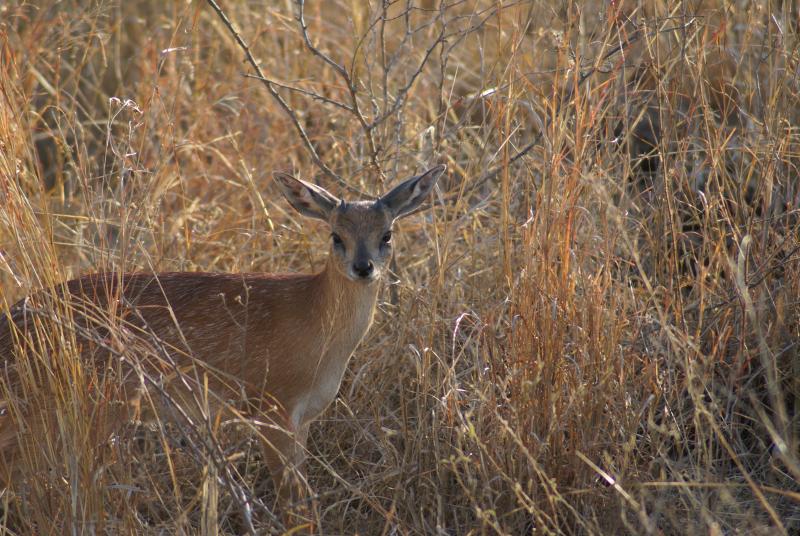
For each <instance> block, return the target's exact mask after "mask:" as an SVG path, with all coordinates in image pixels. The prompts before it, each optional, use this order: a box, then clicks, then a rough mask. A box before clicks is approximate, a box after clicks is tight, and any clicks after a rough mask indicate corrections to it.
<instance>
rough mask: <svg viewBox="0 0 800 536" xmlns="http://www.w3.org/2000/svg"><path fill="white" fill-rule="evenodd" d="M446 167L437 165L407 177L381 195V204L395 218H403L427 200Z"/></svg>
mask: <svg viewBox="0 0 800 536" xmlns="http://www.w3.org/2000/svg"><path fill="white" fill-rule="evenodd" d="M446 169H447V166H445V165H441V166H436V167H434V168H431V169H429V170H428V171H426V172H425V173H423V174H422V175H417V176H416V177H411V178H410V179H406V180H405V181H403V182H401V183H400V184H398V185H397V186H395V187H394V188H393V189H392V190H391V191H390V192H389V193H387V194H386V195H384V196H383V197H381V198H380V202H381V204H383V205H384V206H386V207H387V208H388V209H389V210H390V211H391V212H392V214H393V217H394V218H402V217H403V216H405V215H407V214H409V213H411V212H413V211H414V209H416V208H417V207H418V206H419V205H420V204H421V203H422V202H423V201H425V199H426V198H427V197H428V194H429V193H430V192H431V190H433V187H434V185H435V184H436V181H437V180H439V177H441V176H442V173H444V172H445V170H446Z"/></svg>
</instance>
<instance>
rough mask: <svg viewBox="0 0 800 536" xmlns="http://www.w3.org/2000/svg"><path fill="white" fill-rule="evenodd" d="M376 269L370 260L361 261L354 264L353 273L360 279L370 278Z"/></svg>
mask: <svg viewBox="0 0 800 536" xmlns="http://www.w3.org/2000/svg"><path fill="white" fill-rule="evenodd" d="M374 268H375V267H374V266H373V265H372V261H370V260H361V261H356V262H354V263H353V271H354V272H355V273H356V275H357V276H358V277H369V276H370V275H372V270H373V269H374Z"/></svg>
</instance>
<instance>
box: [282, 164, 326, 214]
mask: <svg viewBox="0 0 800 536" xmlns="http://www.w3.org/2000/svg"><path fill="white" fill-rule="evenodd" d="M272 176H273V177H274V178H275V182H277V183H278V186H280V188H281V192H283V196H284V197H285V198H286V200H287V201H289V204H290V205H292V206H293V207H294V209H295V210H296V211H297V212H299V213H300V214H302V215H303V216H308V217H309V218H317V219H318V220H323V221H328V220H330V215H331V211H332V210H333V209H334V208H336V207H337V206H338V205H339V203H340V202H341V201H340V200H339V198H338V197H336V196H335V195H333V194H332V193H330V192H329V191H328V190H326V189H325V188H322V187H320V186H316V185H314V184H309V183H307V182H306V181H301V180H300V179H296V178H294V177H292V176H291V175H289V174H288V173H283V172H281V171H276V172H275V173H273V174H272Z"/></svg>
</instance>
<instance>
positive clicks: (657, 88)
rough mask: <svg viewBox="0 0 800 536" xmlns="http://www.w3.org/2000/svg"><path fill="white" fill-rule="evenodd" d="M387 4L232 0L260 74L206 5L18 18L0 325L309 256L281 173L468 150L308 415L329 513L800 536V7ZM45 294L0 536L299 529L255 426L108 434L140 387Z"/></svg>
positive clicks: (355, 190) (424, 159) (396, 529)
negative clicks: (199, 274)
mask: <svg viewBox="0 0 800 536" xmlns="http://www.w3.org/2000/svg"><path fill="white" fill-rule="evenodd" d="M276 4H280V5H279V6H277V5H276ZM386 4H387V5H386V7H385V8H384V7H383V6H384V4H382V3H379V2H358V1H352V2H346V1H344V0H342V1H335V2H315V3H313V4H311V3H310V4H309V5H308V6H305V9H304V13H303V15H304V16H303V17H302V18H300V17H298V15H299V11H298V10H299V5H298V4H297V3H296V2H290V1H286V2H280V3H275V2H263V3H259V2H222V3H221V7H222V9H223V10H224V11H225V14H226V15H227V17H228V18H229V19H230V20H231V21H232V23H233V28H235V30H236V31H237V32H238V33H239V35H240V36H241V38H242V39H243V40H244V42H245V43H246V44H247V45H248V46H249V49H250V51H251V52H252V57H253V61H255V62H256V63H257V64H258V65H259V68H260V70H261V71H262V75H263V77H264V78H265V79H266V80H258V79H256V78H252V77H250V78H248V77H245V75H247V74H249V75H251V76H252V75H254V74H255V71H254V68H253V66H252V65H251V64H250V63H248V62H247V61H245V55H244V53H243V48H242V46H241V43H239V42H237V41H236V38H235V36H234V34H233V33H232V32H231V27H229V26H227V25H226V24H225V23H224V22H223V20H222V19H221V17H220V16H219V14H218V13H216V12H215V11H214V10H213V9H212V7H211V6H210V5H209V3H207V2H199V1H196V2H192V3H185V2H173V3H166V2H154V1H152V0H136V1H131V2H104V1H96V2H91V3H89V2H83V1H76V0H68V1H62V2H55V1H53V2H38V3H36V5H31V4H25V3H21V2H10V3H5V4H3V5H2V6H0V46H1V47H2V48H0V91H1V92H2V99H1V100H0V301H2V305H0V307H2V314H3V315H4V316H5V314H6V312H7V311H8V310H10V306H11V305H12V304H13V303H14V302H16V301H17V300H18V299H21V298H22V297H24V296H28V295H31V294H36V293H37V292H40V291H42V290H43V289H51V288H57V285H58V284H59V283H61V282H63V281H66V280H69V279H72V278H74V277H77V276H79V275H82V274H86V273H92V272H110V271H145V272H147V271H176V270H180V271H198V270H202V271H219V272H245V271H247V272H251V271H252V272H255V271H303V272H311V271H316V270H318V269H320V268H321V261H322V259H323V258H324V255H325V251H326V247H325V245H324V244H325V243H326V241H327V230H326V229H325V228H324V227H323V226H322V225H318V226H317V225H309V224H306V223H304V224H301V221H300V219H299V218H298V217H296V215H295V214H293V213H292V212H291V211H289V210H288V209H287V206H286V205H285V204H284V202H283V201H282V199H281V197H280V195H279V194H278V189H277V187H276V185H275V184H274V183H273V182H272V179H271V173H272V171H273V170H275V169H287V168H292V167H293V168H294V169H296V170H297V173H298V174H299V175H301V176H303V177H305V178H306V179H308V180H315V181H317V182H318V183H319V184H321V185H323V186H325V187H326V188H327V189H329V190H331V191H333V192H336V193H337V194H342V195H347V196H348V197H354V196H358V195H361V196H364V197H369V196H370V195H375V194H377V193H379V192H382V191H384V190H385V189H386V188H387V186H389V185H390V184H393V183H394V182H393V181H395V180H396V179H399V178H402V177H404V176H406V175H409V174H411V173H413V172H414V171H416V170H421V169H423V168H425V167H426V166H430V165H433V164H434V163H437V162H440V163H446V164H447V166H448V169H449V175H448V177H443V178H442V180H441V181H440V185H439V186H440V188H439V191H438V192H437V193H436V194H435V195H434V196H433V199H434V201H435V202H434V205H433V207H432V208H430V209H428V210H425V211H424V212H422V213H421V214H418V215H417V216H416V217H414V218H410V219H407V220H404V221H403V223H402V225H401V226H402V232H401V233H398V234H397V238H396V244H395V250H396V251H395V255H396V257H397V262H396V267H395V270H396V273H395V274H394V275H393V276H392V277H390V278H389V281H388V282H387V284H385V286H384V290H383V292H382V294H381V297H380V299H379V310H378V312H377V315H376V323H375V325H374V326H373V328H372V330H371V331H370V333H369V335H368V337H367V339H366V340H365V341H364V342H363V343H362V344H361V346H360V347H359V348H358V350H357V352H356V355H355V357H354V359H353V360H352V361H351V364H350V367H349V369H348V371H347V372H346V374H345V380H344V384H343V385H342V389H341V391H340V397H339V398H338V399H337V401H336V402H335V403H334V404H333V406H331V407H330V408H329V410H328V411H327V412H326V413H325V414H324V415H323V416H322V418H321V419H320V421H319V422H318V423H317V424H316V425H315V426H312V428H311V436H310V439H309V449H308V450H309V460H308V462H307V463H308V473H309V480H310V482H311V484H312V486H313V487H314V489H315V490H316V491H317V493H318V502H319V506H320V509H319V511H320V519H319V520H318V521H319V523H318V525H319V527H321V529H320V530H321V531H322V532H323V533H325V534H355V533H360V534H439V533H441V534H484V533H486V534H494V533H498V534H526V533H534V532H537V533H538V532H541V533H548V534H551V533H565V534H618V533H626V532H627V533H631V534H648V533H649V534H660V533H663V534H687V533H688V534H722V533H742V534H759V533H761V534H775V533H787V534H788V533H796V532H797V531H798V530H800V513H798V512H800V484H798V481H799V480H800V420H799V419H800V416H799V415H800V398H798V394H800V380H799V379H798V378H800V347H799V346H798V343H800V300H799V298H798V297H799V296H800V270H798V265H799V264H800V237H799V235H800V232H798V222H799V220H798V216H799V215H800V179H799V175H798V163H799V162H800V131H798V119H800V106H798V103H800V100H799V99H798V97H799V95H798V91H800V85H799V82H798V65H800V63H799V62H800V48H799V47H798V45H799V44H800V41H798V24H797V21H798V20H800V13H798V12H797V6H796V5H795V3H789V2H785V3H782V4H781V3H777V2H760V3H759V2H755V3H751V4H747V6H745V5H744V4H740V3H733V4H732V3H722V2H719V3H715V2H710V1H707V2H700V1H698V2H683V3H677V4H675V3H667V2H660V1H657V0H646V1H644V2H636V3H634V2H626V1H622V2H598V1H593V0H590V1H586V2H577V3H562V4H558V5H556V4H553V3H550V2H489V1H486V2H484V1H482V0H473V1H468V2H449V3H448V2H432V1H425V2H408V3H406V2H394V3H389V2H387V3H386ZM420 243H427V244H429V245H428V246H427V247H424V248H423V247H419V244H420ZM38 295H40V296H42V297H43V298H42V301H41V303H40V304H37V305H39V307H40V310H41V312H42V314H41V315H40V316H39V317H37V318H36V320H35V321H34V322H33V324H32V325H31V329H32V330H33V331H35V332H36V333H37V337H36V344H35V345H34V346H35V348H34V347H31V348H28V349H27V350H28V351H27V352H26V353H25V356H24V357H22V358H20V361H21V363H15V364H16V365H19V366H21V367H22V368H24V369H25V370H28V371H29V373H28V374H23V375H22V378H21V379H20V381H19V382H16V381H15V382H11V381H9V377H8V376H7V375H6V374H3V376H2V377H0V398H1V399H2V400H3V402H2V406H0V414H1V416H2V418H3V419H13V420H14V422H15V426H17V427H18V428H20V429H23V430H51V431H52V432H48V433H43V432H39V433H22V434H17V435H16V439H17V441H18V442H19V443H20V445H19V446H20V447H21V452H23V456H22V458H21V459H20V460H19V461H18V462H17V463H16V465H15V467H14V468H13V469H14V472H15V475H16V476H15V477H14V478H13V479H9V480H8V481H6V482H5V483H4V484H3V491H2V492H1V495H0V533H8V534H61V533H93V532H106V533H114V534H116V533H120V534H134V533H135V534H151V533H152V534H156V533H196V532H202V533H208V534H211V533H221V534H240V533H245V532H247V531H255V532H259V533H264V532H265V533H281V531H282V530H283V527H282V526H281V524H280V522H279V520H278V519H277V518H276V517H275V516H274V515H273V504H272V503H273V501H272V495H271V494H272V493H273V492H272V486H271V482H270V481H269V472H268V470H267V469H266V468H265V465H264V462H263V460H262V459H261V456H260V454H259V452H258V448H257V447H256V445H255V443H254V441H253V437H252V434H250V433H248V432H247V429H246V428H247V427H246V426H243V425H241V424H239V423H237V422H236V421H235V420H233V421H230V422H206V423H202V425H198V426H196V427H195V428H193V429H189V428H187V427H186V426H177V425H175V424H174V423H171V422H167V421H164V422H163V423H161V424H160V425H158V426H155V427H144V426H143V427H138V428H137V427H135V426H130V427H129V428H130V429H126V430H125V431H123V432H120V433H113V434H108V433H106V432H107V430H106V429H104V428H103V427H102V426H99V423H101V422H103V419H105V418H107V413H104V412H106V411H107V410H108V407H106V406H104V405H103V404H102V403H101V401H102V400H106V399H108V397H109V396H111V398H113V396H112V395H113V393H114V392H115V389H118V388H119V387H120V386H119V385H117V384H116V383H115V376H114V375H113V374H109V373H108V370H105V369H102V368H98V367H93V366H88V365H87V364H86V363H85V362H82V361H81V360H80V359H78V354H79V352H80V349H79V348H78V344H77V340H76V333H75V330H74V329H73V328H72V326H73V324H72V323H71V321H70V320H71V318H72V314H73V313H74V311H73V310H71V308H70V305H69V303H65V300H63V299H61V298H59V293H58V292H54V293H47V292H45V293H41V294H38ZM113 313H114V311H113V310H107V311H103V314H104V315H105V317H104V318H105V323H106V327H107V331H106V332H105V334H104V335H105V337H106V338H105V339H103V340H102V341H98V342H103V343H107V344H110V345H111V346H112V347H114V348H120V349H121V350H124V352H126V354H125V355H126V356H127V357H126V358H135V357H136V356H137V355H142V354H143V353H144V352H146V351H147V348H148V347H149V345H152V343H153V341H150V340H148V339H147V337H145V336H141V337H137V338H135V339H134V340H131V339H130V337H129V334H128V333H127V332H126V331H125V330H124V329H122V328H121V327H120V326H121V324H120V319H119V318H117V317H115V315H114V314H113ZM106 339H107V340H106ZM115 345H116V346H115ZM7 359H10V357H9V356H5V355H3V356H0V363H2V366H3V368H4V370H5V369H6V367H7V362H6V360H7ZM20 384H21V385H20ZM109 393H111V394H112V395H109ZM35 407H47V408H49V410H48V411H47V412H43V413H42V415H43V417H42V418H43V419H46V420H47V422H45V423H31V422H26V421H25V415H29V412H28V411H27V409H29V408H35ZM40 425H45V426H43V427H42V426H40Z"/></svg>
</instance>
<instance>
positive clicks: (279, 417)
mask: <svg viewBox="0 0 800 536" xmlns="http://www.w3.org/2000/svg"><path fill="white" fill-rule="evenodd" d="M444 169H445V168H444V166H438V167H435V168H433V169H430V170H428V171H427V172H425V173H423V174H422V175H419V176H416V177H412V178H410V179H408V180H406V181H404V182H403V183H401V184H400V185H398V186H397V187H395V188H394V189H393V190H391V191H390V192H389V193H387V194H386V195H384V196H383V197H381V198H379V199H378V200H376V201H357V202H344V201H341V200H339V199H338V198H336V197H335V196H333V195H332V194H330V193H329V192H327V191H326V190H324V189H322V188H320V187H318V186H315V185H312V184H309V183H306V182H304V181H301V180H299V179H295V178H293V177H291V176H289V175H285V174H276V175H275V179H276V181H277V182H278V184H279V186H280V187H281V190H282V192H283V194H284V196H285V197H286V198H287V200H288V201H289V202H290V204H291V205H292V206H293V207H294V208H295V209H297V210H298V211H299V212H300V213H301V214H303V215H305V216H309V217H312V218H317V219H321V220H323V221H325V222H326V223H328V225H329V226H330V227H331V230H332V234H331V246H330V254H329V257H328V260H327V263H326V265H325V268H324V269H323V270H322V271H321V272H319V273H317V274H313V275H310V274H285V275H278V274H257V273H246V274H215V273H190V272H172V273H160V274H146V273H136V274H124V275H121V274H115V273H106V274H94V275H89V276H84V277H82V278H80V279H76V280H72V281H69V282H68V283H67V284H66V285H65V287H66V289H65V290H64V289H62V290H61V291H57V293H58V292H60V293H61V294H63V296H64V297H66V299H67V300H68V301H70V302H71V303H72V304H73V311H75V315H74V317H75V324H76V330H78V336H77V338H78V339H80V338H81V337H88V335H87V334H88V333H91V334H94V336H95V338H99V339H102V338H103V335H102V333H101V332H102V331H103V329H107V328H103V327H102V326H101V327H98V324H99V323H100V322H98V321H97V316H98V315H97V314H96V311H108V310H109V309H110V308H113V309H114V311H115V313H116V315H117V317H118V318H122V320H123V322H124V325H125V326H126V329H127V330H128V331H129V332H132V333H136V334H138V336H140V337H145V338H148V337H149V339H150V340H154V341H156V343H155V346H156V347H157V348H156V350H154V352H155V353H156V354H158V353H159V351H158V349H161V352H162V353H165V354H167V358H166V359H163V360H157V362H156V363H155V364H152V363H151V364H150V365H145V366H144V367H143V368H145V369H146V370H148V371H150V372H156V373H158V377H159V378H161V379H162V383H161V384H159V385H163V391H164V392H165V393H166V395H167V396H168V397H169V399H170V400H171V401H172V402H173V403H175V404H177V405H179V406H181V407H182V408H183V409H185V408H186V407H187V406H192V404H194V405H195V406H196V405H197V404H196V399H197V394H198V391H200V390H201V389H198V386H199V384H200V383H201V382H197V383H195V384H192V383H191V382H189V381H187V378H188V379H191V378H200V377H203V378H204V379H205V380H204V381H207V382H208V386H209V391H211V392H212V393H213V394H214V397H215V400H216V401H217V404H216V406H217V407H216V408H215V409H213V410H212V411H220V410H221V409H222V408H224V406H225V401H229V400H233V399H241V398H242V393H243V394H244V395H245V399H246V404H245V405H244V408H243V409H239V410H238V411H241V412H243V413H250V414H253V415H258V416H259V418H262V419H263V418H264V416H265V415H266V416H268V420H269V421H270V426H267V427H264V428H263V429H260V432H261V437H262V439H263V443H264V450H263V452H264V456H265V459H266V462H267V464H268V466H269V468H270V471H271V473H272V475H273V479H274V481H275V485H276V488H277V490H278V495H279V501H281V502H283V503H284V504H283V506H284V508H285V507H286V503H287V502H288V500H289V499H291V498H295V499H296V498H297V497H298V495H299V494H302V489H301V486H300V485H299V483H300V482H302V480H303V477H302V473H301V472H300V471H299V470H298V469H299V468H298V466H299V464H300V463H301V462H302V460H303V458H304V452H305V443H306V439H307V435H308V427H309V425H310V423H311V422H312V421H313V420H314V419H316V418H317V417H318V416H319V415H320V414H321V413H322V412H323V411H324V410H325V408H327V407H328V405H329V404H330V403H331V402H332V401H333V400H334V398H335V397H336V394H337V392H338V389H339V385H340V383H341V380H342V376H343V374H344V371H345V368H346V366H347V362H348V360H349V359H350V356H351V355H352V353H353V351H354V350H355V348H356V346H357V345H358V343H359V342H360V341H361V339H362V338H363V337H364V335H365V334H366V333H367V331H368V329H369V327H370V324H371V323H372V318H373V314H374V311H375V304H376V300H377V296H378V290H379V282H380V279H381V276H382V274H383V272H384V271H385V269H386V265H387V263H388V261H389V259H390V257H391V228H392V224H393V222H394V221H395V220H396V219H397V218H399V217H402V216H404V215H407V214H409V213H410V212H412V211H413V210H414V209H415V208H417V207H418V206H419V205H420V204H421V203H422V201H424V200H425V199H426V198H427V196H428V194H429V193H430V191H431V189H432V188H433V186H434V185H435V183H436V181H437V180H438V178H439V176H440V175H441V174H442V173H443V172H444ZM26 304H27V302H26V301H25V300H23V302H20V303H18V304H17V305H15V306H14V307H12V309H11V311H10V312H9V314H8V315H7V318H5V319H4V318H2V316H0V366H2V369H3V371H5V372H3V378H2V379H0V382H2V381H5V382H6V383H7V384H8V385H7V389H6V391H13V389H14V385H13V383H14V381H13V374H10V373H9V372H8V371H13V369H14V362H15V359H18V356H19V353H20V352H25V344H24V343H23V342H20V341H24V340H25V339H26V337H27V339H28V341H30V337H34V336H35V334H32V333H28V332H26V329H27V327H26V326H28V324H29V320H30V318H31V317H30V315H32V314H35V313H34V312H32V310H31V308H30V307H29V306H28V305H26ZM11 324H13V325H14V328H13V329H12V326H11ZM12 331H13V332H14V334H12ZM88 338H91V337H88ZM15 341H16V342H15ZM87 351H88V350H87ZM123 353H124V350H123ZM93 355H94V354H93ZM15 356H16V357H15ZM90 357H92V356H84V358H90ZM162 357H163V356H162ZM95 358H96V356H95ZM121 378H122V381H121V382H120V383H121V384H122V385H123V391H124V395H123V398H125V399H126V400H127V402H128V403H129V404H128V405H127V406H125V410H124V412H123V413H124V414H123V415H121V416H122V417H124V418H133V416H134V410H133V409H131V408H137V409H136V410H135V411H137V412H138V408H139V407H140V406H141V405H142V404H141V403H142V402H143V398H144V397H145V396H146V392H147V388H148V385H145V384H143V382H142V380H141V377H140V375H138V374H136V373H135V371H134V370H133V369H131V370H127V372H125V371H123V372H122V373H121ZM158 398H159V397H158V396H147V400H149V401H152V400H154V399H158ZM187 411H188V413H191V411H190V410H187ZM137 414H138V413H137ZM124 418H123V419H119V416H112V420H115V421H119V420H121V421H124ZM33 421H34V422H35V421H36V419H34V420H33ZM114 425H115V423H110V426H109V430H111V431H113V429H114ZM19 432H20V426H19V423H15V422H14V419H13V418H12V417H11V415H10V414H9V412H7V411H3V412H0V452H3V456H4V457H5V458H6V460H5V462H6V463H7V464H8V463H13V462H9V459H10V458H13V455H12V454H11V453H12V452H13V449H14V446H15V445H16V444H17V434H18V433H19ZM41 432H42V433H48V431H41ZM289 475H292V478H288V477H289Z"/></svg>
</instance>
